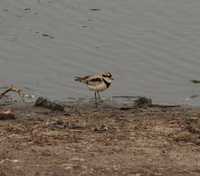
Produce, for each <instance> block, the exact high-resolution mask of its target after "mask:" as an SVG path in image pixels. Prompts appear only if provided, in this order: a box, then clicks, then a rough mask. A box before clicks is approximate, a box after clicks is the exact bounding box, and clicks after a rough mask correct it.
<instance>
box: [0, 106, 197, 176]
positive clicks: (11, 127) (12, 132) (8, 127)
mask: <svg viewBox="0 0 200 176" xmlns="http://www.w3.org/2000/svg"><path fill="white" fill-rule="evenodd" d="M0 108H1V109H10V108H11V109H12V110H13V111H14V112H15V113H16V119H13V120H5V119H4V120H0V176H90V175H91V176H111V175H112V176H162V175H164V176H168V175H169V176H189V175H190V176H199V175H200V109H199V108H191V107H143V108H134V107H130V108H126V107H114V106H110V107H105V106H104V107H103V106H102V107H98V108H95V107H93V106H92V105H90V104H84V105H75V104H74V105H69V104H68V105H66V108H65V112H53V111H50V110H48V109H44V108H39V107H33V106H32V105H14V106H3V107H0Z"/></svg>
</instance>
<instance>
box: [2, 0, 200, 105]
mask: <svg viewBox="0 0 200 176" xmlns="http://www.w3.org/2000/svg"><path fill="white" fill-rule="evenodd" d="M94 8H96V9H97V10H91V9H94ZM199 9H200V1H199V0H190V1H188V0H168V1H166V0H140V1H138V0H123V1H122V0H101V1H99V0H56V1H54V0H17V1H16V0H1V2H0V84H1V86H5V84H7V83H9V82H12V83H15V84H16V85H18V86H19V87H22V88H24V89H27V90H29V91H30V92H32V93H34V94H37V95H43V96H49V97H51V98H55V99H62V100H63V99H66V98H68V97H90V96H93V94H92V93H90V92H88V91H87V88H86V87H85V86H84V85H82V84H79V83H76V82H74V81H73V77H74V76H76V75H82V74H83V75H84V74H93V73H95V72H101V71H110V72H112V73H113V75H114V78H115V80H114V82H113V85H112V88H111V89H110V90H108V91H106V92H105V93H103V96H105V97H111V96H148V97H152V98H153V100H154V101H155V102H161V103H185V99H186V98H187V97H190V96H191V95H193V94H200V85H194V84H192V83H191V82H190V81H189V80H191V79H200V78H199V75H200V69H199V66H200V49H199V48H200V18H199V17H200V10H199ZM197 99H198V98H197ZM199 99H200V98H199ZM195 101H196V100H195ZM197 104H198V102H197Z"/></svg>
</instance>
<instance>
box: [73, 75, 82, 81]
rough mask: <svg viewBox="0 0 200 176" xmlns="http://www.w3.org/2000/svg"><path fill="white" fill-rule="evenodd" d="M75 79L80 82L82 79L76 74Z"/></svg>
mask: <svg viewBox="0 0 200 176" xmlns="http://www.w3.org/2000/svg"><path fill="white" fill-rule="evenodd" d="M74 81H79V82H81V81H82V79H81V77H79V76H75V78H74Z"/></svg>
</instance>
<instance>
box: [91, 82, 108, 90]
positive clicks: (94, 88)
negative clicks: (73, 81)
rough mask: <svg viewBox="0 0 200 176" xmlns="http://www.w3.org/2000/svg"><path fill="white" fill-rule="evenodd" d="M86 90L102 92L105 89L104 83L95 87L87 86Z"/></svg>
mask: <svg viewBox="0 0 200 176" xmlns="http://www.w3.org/2000/svg"><path fill="white" fill-rule="evenodd" d="M88 88H89V90H92V91H104V90H105V89H107V86H106V84H105V83H104V82H101V83H99V84H96V85H88Z"/></svg>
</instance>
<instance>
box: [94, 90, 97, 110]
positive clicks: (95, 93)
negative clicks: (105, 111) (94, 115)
mask: <svg viewBox="0 0 200 176" xmlns="http://www.w3.org/2000/svg"><path fill="white" fill-rule="evenodd" d="M94 98H95V104H96V107H97V92H96V91H95V92H94Z"/></svg>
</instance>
